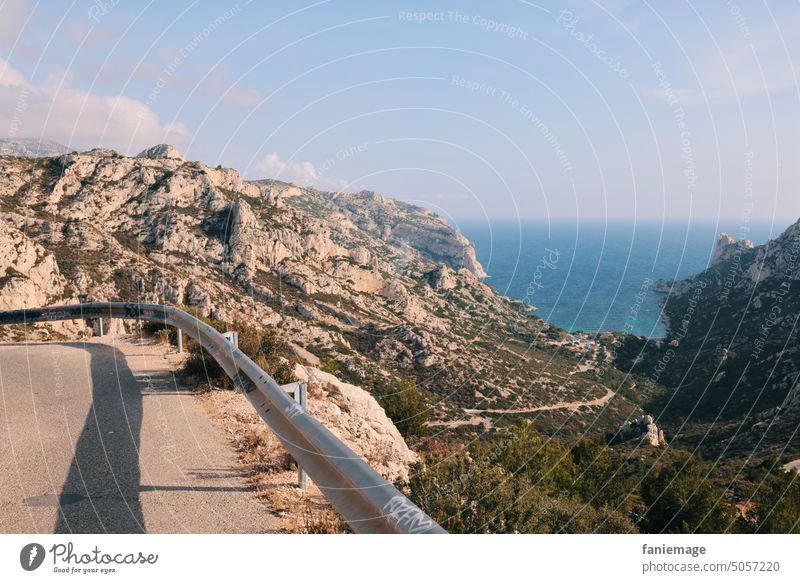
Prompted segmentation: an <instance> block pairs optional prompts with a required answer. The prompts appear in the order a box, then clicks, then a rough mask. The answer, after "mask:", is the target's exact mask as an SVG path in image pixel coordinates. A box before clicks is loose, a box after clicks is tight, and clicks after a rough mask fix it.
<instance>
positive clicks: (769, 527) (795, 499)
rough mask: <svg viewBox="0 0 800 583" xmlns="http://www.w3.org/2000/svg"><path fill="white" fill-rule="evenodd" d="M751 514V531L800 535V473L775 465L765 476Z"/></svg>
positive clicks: (749, 518)
mask: <svg viewBox="0 0 800 583" xmlns="http://www.w3.org/2000/svg"><path fill="white" fill-rule="evenodd" d="M756 483H757V484H758V488H757V490H756V492H755V495H754V496H753V499H752V501H753V504H754V508H753V511H752V513H751V514H750V515H748V519H747V520H748V523H749V524H748V525H749V528H748V530H749V531H751V532H759V533H772V534H777V533H785V534H800V474H798V473H797V472H795V471H792V472H784V471H783V467H782V466H781V465H780V464H773V466H772V467H771V469H770V471H769V473H767V474H766V475H764V476H762V479H761V480H760V481H758V482H756Z"/></svg>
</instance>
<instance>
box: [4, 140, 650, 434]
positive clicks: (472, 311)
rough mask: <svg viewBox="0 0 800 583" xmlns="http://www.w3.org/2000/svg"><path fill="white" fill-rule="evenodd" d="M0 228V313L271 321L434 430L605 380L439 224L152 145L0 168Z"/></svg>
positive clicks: (574, 395)
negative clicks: (70, 307) (406, 388)
mask: <svg viewBox="0 0 800 583" xmlns="http://www.w3.org/2000/svg"><path fill="white" fill-rule="evenodd" d="M0 221H2V224H3V225H9V227H7V228H4V229H3V230H2V231H0V242H1V243H0V245H2V247H0V248H3V249H15V250H16V248H17V246H19V245H21V244H22V245H25V246H27V247H25V249H28V250H25V251H24V253H23V257H17V255H19V253H17V252H16V251H15V253H17V255H14V256H13V257H11V254H10V252H9V251H6V255H7V256H8V257H11V258H10V259H4V260H3V261H4V263H3V268H4V269H5V270H6V272H4V273H0V278H2V279H0V300H2V301H3V302H5V303H4V304H3V305H5V306H12V304H13V307H21V306H23V305H25V306H34V305H36V306H38V305H42V304H54V303H60V302H64V301H76V300H81V301H89V300H122V301H141V302H166V303H170V304H184V305H187V306H190V307H193V308H195V309H197V310H199V311H200V313H201V314H203V315H211V316H214V317H217V318H220V319H228V320H231V319H234V318H238V319H244V320H247V321H248V322H250V323H251V324H253V325H255V326H273V327H275V328H276V329H277V330H279V331H280V333H281V334H282V335H284V336H285V337H286V339H287V340H289V341H290V342H291V345H292V346H295V347H296V352H297V355H298V357H299V358H300V359H302V360H305V361H306V362H309V363H312V364H313V363H315V362H318V361H319V359H320V358H330V359H332V360H334V361H336V362H337V363H338V365H339V366H340V367H341V370H342V373H341V374H342V376H343V380H345V381H348V382H351V383H352V384H355V385H358V386H362V387H365V388H368V389H370V390H376V391H381V390H384V389H385V387H387V386H391V384H392V383H394V382H397V381H398V380H399V379H400V378H403V377H413V378H415V379H416V380H417V383H418V385H419V386H420V387H421V388H422V390H423V392H424V394H425V395H426V400H427V402H428V403H429V404H430V406H431V408H432V418H433V419H434V420H437V421H444V422H449V421H448V420H451V419H455V420H458V419H459V418H461V417H464V416H465V412H464V409H468V408H476V407H477V408H491V409H502V408H504V407H508V408H509V409H520V408H526V407H540V406H543V405H547V404H548V403H551V402H556V401H558V402H560V401H564V402H576V401H584V400H585V401H587V402H593V401H594V400H595V399H597V398H599V397H602V396H603V395H605V394H606V392H607V388H606V387H604V386H603V384H604V383H609V382H610V381H609V380H608V379H609V378H610V377H609V376H607V375H606V376H602V375H599V374H595V373H593V372H591V371H592V370H594V369H592V367H586V366H582V365H581V359H587V362H588V360H592V361H593V360H594V359H595V358H596V355H595V354H594V353H592V352H591V351H587V352H586V354H579V352H580V351H579V350H578V349H577V348H574V349H570V350H565V349H564V348H563V346H564V342H563V340H564V338H563V332H562V331H560V330H557V329H555V328H553V327H551V326H549V325H547V324H546V323H545V322H543V321H542V320H540V319H538V318H536V317H535V316H532V315H530V313H529V312H528V311H527V310H526V309H521V308H520V305H519V303H518V302H516V303H515V302H512V301H511V300H509V299H508V298H506V297H503V296H501V295H499V294H497V293H496V292H495V291H494V290H493V289H492V288H491V287H490V286H488V285H487V284H485V283H484V282H482V281H481V278H482V277H483V276H484V275H485V274H484V271H483V268H482V267H481V265H480V263H479V262H478V261H477V259H476V258H475V251H474V249H473V247H472V245H471V244H470V243H469V241H467V240H466V239H465V238H464V237H463V236H461V234H460V233H458V231H457V230H455V229H454V228H452V227H451V226H450V225H448V224H447V223H446V221H444V219H442V218H441V217H439V216H437V215H436V214H435V213H433V212H431V211H429V210H427V209H423V208H419V207H415V206H412V205H409V204H406V203H403V202H400V201H397V200H392V199H389V198H386V197H383V196H381V195H378V194H376V193H373V192H359V193H328V192H321V191H318V190H314V189H305V188H299V187H296V186H294V185H291V184H287V183H283V182H278V181H274V180H260V181H245V180H243V179H242V178H241V176H240V175H239V174H238V172H236V171H235V170H232V169H229V168H221V167H217V168H212V167H209V166H207V165H205V164H203V163H202V162H196V161H186V160H185V159H184V157H183V156H182V155H181V154H180V152H177V150H175V149H174V148H173V147H172V146H169V145H165V144H161V145H158V146H154V147H153V148H150V149H148V150H145V151H144V152H142V153H141V154H139V155H138V156H136V157H126V156H122V155H120V154H118V153H116V152H114V151H111V150H102V149H95V150H90V151H88V152H81V153H77V152H73V153H68V154H65V155H62V156H58V157H51V158H22V157H0ZM15 266H17V267H15ZM9 268H11V270H12V271H9ZM17 272H19V273H23V272H24V273H23V275H24V276H25V277H20V276H18V275H17ZM2 333H3V332H2V331H0V334H2ZM559 379H562V380H559ZM614 388H616V387H614ZM634 409H635V408H634V407H633V406H632V405H631V404H630V403H628V402H627V401H625V399H624V398H622V397H620V398H617V399H614V400H612V401H611V402H610V403H609V404H608V405H607V406H605V407H603V409H602V412H603V416H602V417H601V418H600V419H599V420H598V419H597V417H596V414H597V412H598V411H597V410H593V409H592V407H591V406H589V407H586V408H585V410H580V411H578V412H575V413H574V414H572V413H570V412H569V411H566V410H563V411H562V410H559V409H555V410H553V411H549V410H546V411H543V412H542V413H541V414H539V415H538V416H537V423H538V424H539V425H540V426H542V427H543V428H567V429H568V430H569V431H579V430H581V429H582V428H585V427H589V426H590V425H592V424H594V425H593V426H594V427H597V426H599V425H598V424H601V425H602V424H605V425H604V426H605V427H607V428H612V427H614V428H615V427H618V426H619V423H621V422H622V420H623V419H624V418H625V417H626V416H627V415H628V414H629V413H631V412H632V411H633V410H634ZM468 430H470V429H469V428H467V429H465V430H464V431H468ZM475 430H476V431H477V428H475Z"/></svg>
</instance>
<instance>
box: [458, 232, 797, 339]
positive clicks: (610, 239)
mask: <svg viewBox="0 0 800 583" xmlns="http://www.w3.org/2000/svg"><path fill="white" fill-rule="evenodd" d="M793 222H794V221H792V220H787V219H775V220H774V221H773V220H768V219H750V220H747V219H742V220H738V221H736V220H734V219H719V220H715V219H693V220H679V219H675V220H658V219H613V220H601V219H580V220H579V221H576V220H574V219H566V218H559V219H550V220H547V219H543V218H526V219H492V220H488V221H481V220H463V221H459V222H458V223H457V227H458V228H459V230H460V231H461V233H462V234H463V235H464V236H465V237H467V239H469V240H470V241H471V242H472V244H473V246H474V247H475V252H476V255H477V257H478V260H479V261H480V262H481V264H482V265H483V267H484V269H485V271H486V273H487V277H486V279H485V282H486V283H487V284H489V285H491V286H492V287H493V288H494V289H495V290H496V291H497V292H499V293H501V294H503V295H506V296H508V297H511V298H513V299H517V300H522V301H525V302H526V303H528V304H530V305H532V306H534V307H535V308H536V311H535V312H534V313H535V314H536V315H537V316H539V317H541V318H543V319H545V320H546V321H548V322H550V323H552V324H555V325H556V326H559V327H560V328H564V329H565V330H567V331H569V332H585V333H601V332H627V333H631V334H636V335H639V336H645V337H649V338H662V337H664V335H665V334H666V328H665V326H664V323H663V321H662V318H661V307H660V304H659V299H660V297H662V295H663V294H661V293H658V292H655V291H654V290H653V284H654V283H655V281H657V280H659V279H665V280H672V279H683V278H686V277H689V276H691V275H694V274H696V273H700V272H701V271H703V270H704V269H706V267H707V266H708V264H709V261H710V259H711V256H712V254H713V251H714V247H715V245H716V240H717V237H718V235H719V233H721V232H724V233H727V234H729V235H731V236H732V237H734V238H736V239H750V240H751V241H753V244H755V245H760V244H763V243H765V242H766V241H767V240H769V239H774V238H775V237H777V236H779V235H780V234H781V233H782V232H783V231H784V230H785V229H786V228H787V227H788V226H789V225H790V224H792V223H793Z"/></svg>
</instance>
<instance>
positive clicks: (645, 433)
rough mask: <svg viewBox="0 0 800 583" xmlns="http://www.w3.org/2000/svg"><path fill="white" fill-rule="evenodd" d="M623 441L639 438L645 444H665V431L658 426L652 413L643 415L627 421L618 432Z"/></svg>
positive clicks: (656, 445)
mask: <svg viewBox="0 0 800 583" xmlns="http://www.w3.org/2000/svg"><path fill="white" fill-rule="evenodd" d="M617 435H618V439H619V440H621V441H628V440H639V441H641V442H642V443H643V444H645V445H650V446H653V447H658V446H660V445H665V444H666V441H665V440H664V432H663V431H662V430H661V429H659V428H658V426H657V425H656V423H655V421H654V420H653V417H652V415H642V416H641V417H640V418H638V419H634V420H633V421H625V423H623V424H622V426H621V427H620V428H619V431H618V433H617Z"/></svg>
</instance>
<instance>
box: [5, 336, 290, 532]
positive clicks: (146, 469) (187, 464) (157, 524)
mask: <svg viewBox="0 0 800 583" xmlns="http://www.w3.org/2000/svg"><path fill="white" fill-rule="evenodd" d="M115 342H116V346H115V345H114V344H115ZM163 352H164V351H163V349H162V348H160V347H158V346H153V345H148V344H142V343H139V342H138V341H136V340H127V341H126V340H117V341H114V340H113V339H111V338H103V339H102V340H96V341H94V342H89V343H48V344H3V345H0V532H3V533H47V532H56V533H106V532H107V533H138V532H160V533H171V532H192V533H217V532H274V531H275V529H276V528H277V520H276V519H275V518H274V517H273V516H272V515H270V514H269V513H268V512H267V510H266V508H265V506H264V505H262V504H261V503H259V502H258V501H257V500H255V498H254V497H253V495H252V493H251V492H250V491H249V490H248V488H247V483H246V479H245V478H244V476H243V475H242V471H241V467H240V466H239V462H238V460H237V459H236V454H235V453H234V451H233V450H232V448H231V446H230V445H229V443H228V442H227V440H226V438H225V436H224V435H223V434H222V432H221V430H220V429H219V428H218V427H216V426H215V425H213V424H212V422H211V421H210V420H209V419H208V417H207V415H206V414H205V413H204V411H203V409H202V407H201V405H200V403H199V402H198V400H197V399H196V398H195V397H194V396H192V395H191V394H190V393H189V392H187V390H186V389H185V388H184V387H182V386H181V385H180V384H179V382H178V380H176V379H175V377H174V375H173V374H172V368H173V366H172V365H171V364H170V362H169V361H168V360H167V359H165V357H164V356H163Z"/></svg>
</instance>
